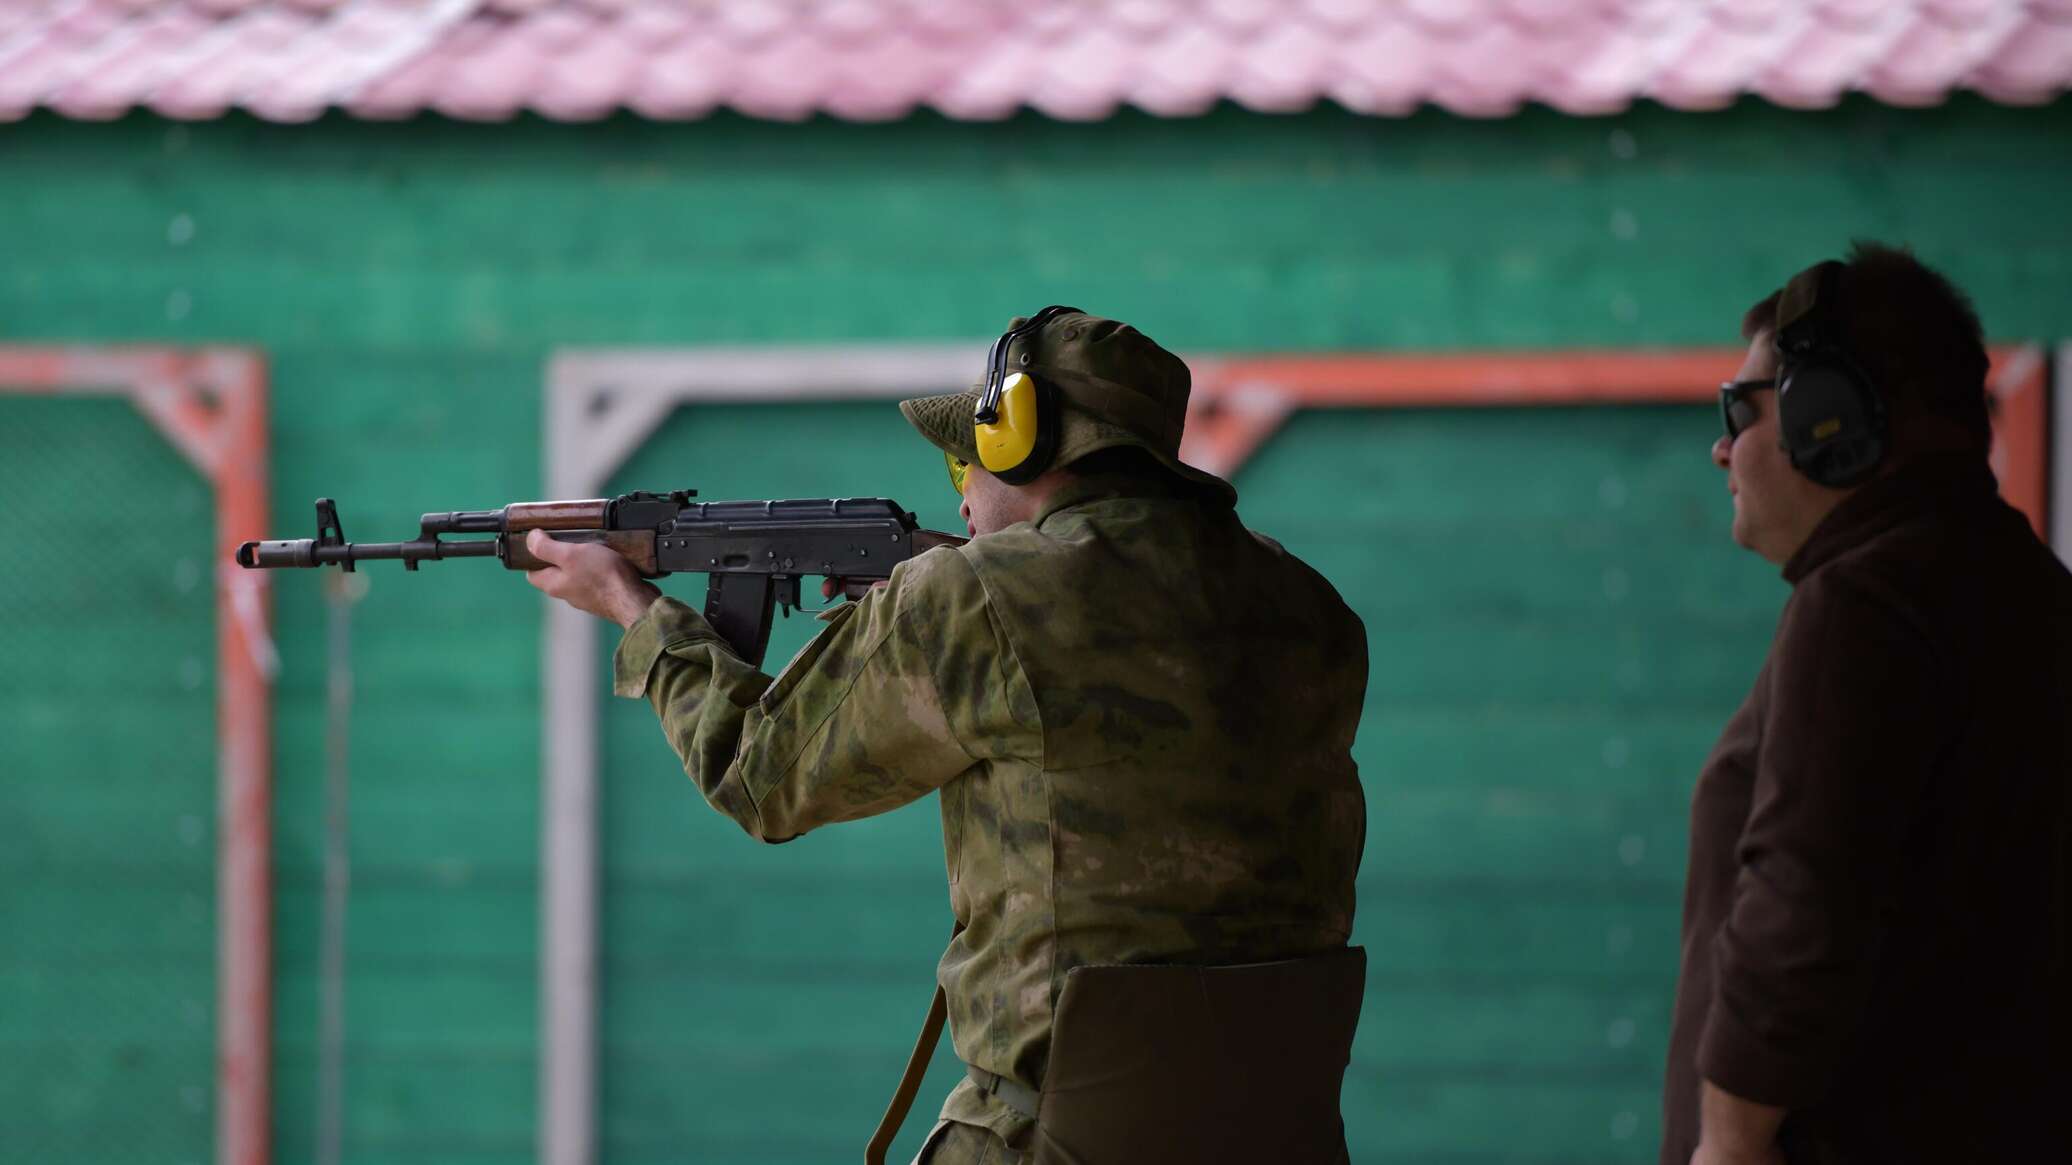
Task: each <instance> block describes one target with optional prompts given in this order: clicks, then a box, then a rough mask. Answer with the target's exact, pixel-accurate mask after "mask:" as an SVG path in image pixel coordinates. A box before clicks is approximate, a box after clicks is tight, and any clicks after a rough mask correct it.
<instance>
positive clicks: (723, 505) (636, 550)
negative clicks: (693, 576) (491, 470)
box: [237, 490, 964, 665]
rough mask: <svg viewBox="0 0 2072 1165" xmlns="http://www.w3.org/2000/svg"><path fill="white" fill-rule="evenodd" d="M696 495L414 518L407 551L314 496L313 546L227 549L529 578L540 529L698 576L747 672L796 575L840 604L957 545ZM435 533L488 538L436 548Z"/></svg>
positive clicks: (859, 520)
mask: <svg viewBox="0 0 2072 1165" xmlns="http://www.w3.org/2000/svg"><path fill="white" fill-rule="evenodd" d="M696 496H697V491H696V490H676V491H674V492H672V493H666V494H658V493H630V494H620V495H619V496H618V497H615V498H586V499H583V500H581V501H559V502H516V503H513V504H511V505H508V506H505V507H503V508H502V509H500V510H457V511H453V512H450V513H439V514H426V515H425V516H424V517H423V518H422V519H420V520H419V522H418V532H417V537H416V539H414V540H412V541H409V542H347V541H346V540H345V531H344V529H343V528H342V527H341V526H340V525H339V522H338V507H337V506H335V505H334V504H332V501H331V499H330V498H318V499H317V536H316V537H315V538H296V539H291V540H285V541H277V542H247V543H244V544H243V545H241V546H239V547H238V548H237V564H238V565H239V566H242V567H245V568H247V569H251V570H259V569H271V568H277V567H318V566H336V567H338V568H340V569H342V570H351V569H353V566H354V564H355V563H360V562H369V561H373V560H377V559H385V558H394V559H400V560H401V561H402V563H403V569H405V570H416V569H417V566H418V564H419V563H421V562H424V561H425V560H427V559H440V558H499V559H502V560H503V564H504V566H505V568H506V569H509V570H538V569H540V568H541V567H543V566H546V565H547V563H546V562H545V561H543V560H541V559H539V558H537V557H535V556H534V555H533V554H532V552H530V551H528V550H527V549H526V548H525V535H526V532H527V531H530V530H544V531H546V532H547V533H548V535H549V536H550V537H552V538H554V539H555V540H556V541H559V542H595V543H601V544H603V545H605V546H608V547H610V548H611V549H612V550H614V551H617V552H618V554H619V555H620V556H621V557H623V558H624V559H626V561H628V562H630V563H632V564H633V567H634V569H636V570H638V571H639V572H640V573H641V575H642V577H644V578H656V577H659V576H661V575H665V574H674V573H677V572H679V571H697V572H702V573H705V574H708V575H710V576H711V581H710V583H709V584H708V585H707V587H706V591H705V618H706V619H707V620H708V621H709V622H710V623H711V624H712V626H713V629H714V630H716V631H718V632H719V633H720V635H721V636H722V637H724V638H725V639H726V641H727V642H728V643H729V644H731V645H732V646H733V648H734V650H735V651H736V652H738V653H740V655H741V657H742V658H743V659H746V660H748V661H749V662H750V663H754V664H758V665H759V664H761V663H762V659H763V651H764V649H765V648H766V647H768V646H769V643H770V616H771V613H772V609H773V608H775V607H783V608H784V613H785V614H786V615H790V614H791V612H792V611H793V610H794V609H795V608H797V607H798V606H799V579H800V578H801V577H802V576H804V575H809V574H812V575H821V576H824V577H826V578H831V579H835V580H837V581H838V582H839V583H840V584H841V587H842V591H843V593H844V594H846V595H848V596H849V597H850V598H861V597H862V596H863V594H864V592H866V591H867V590H869V589H870V585H871V584H872V583H874V582H878V581H881V580H883V579H886V578H890V577H891V576H892V568H893V567H895V566H898V565H899V564H900V563H902V562H905V561H906V560H907V559H909V558H912V557H913V556H915V555H916V554H920V553H921V552H923V551H925V550H931V549H933V548H935V547H937V546H957V545H961V544H962V543H963V542H964V539H962V538H959V537H957V536H955V535H953V534H942V533H938V532H936V531H934V530H923V529H920V528H919V527H918V526H917V525H916V524H915V522H914V516H913V515H912V514H910V513H908V512H907V511H905V510H903V509H901V508H900V507H899V506H898V504H897V503H895V502H892V501H891V500H889V499H886V498H832V499H830V498H797V499H786V500H783V501H761V502H699V501H692V500H691V499H692V498H694V497H696ZM441 534H494V535H496V537H494V538H470V539H464V540H454V541H444V540H442V539H441V538H440V537H439V536H440V535H441Z"/></svg>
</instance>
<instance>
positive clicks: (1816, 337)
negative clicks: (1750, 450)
mask: <svg viewBox="0 0 2072 1165" xmlns="http://www.w3.org/2000/svg"><path fill="white" fill-rule="evenodd" d="M1841 274H1842V264H1840V263H1838V262H1835V261H1833V260H1829V261H1827V262H1825V263H1820V264H1818V265H1816V266H1814V267H1812V268H1810V269H1808V270H1806V271H1802V272H1800V273H1799V274H1798V275H1796V276H1794V277H1793V278H1792V281H1791V282H1790V283H1789V284H1787V285H1786V286H1785V289H1784V294H1783V295H1782V296H1781V297H1779V299H1778V303H1777V327H1776V335H1775V339H1774V343H1775V345H1776V348H1777V358H1778V377H1777V414H1778V428H1779V431H1780V432H1781V433H1782V435H1783V440H1784V449H1785V452H1786V453H1787V454H1789V455H1790V457H1791V464H1792V467H1793V468H1795V469H1797V470H1798V471H1799V472H1800V473H1802V474H1804V475H1805V476H1806V477H1807V478H1809V479H1811V480H1812V481H1815V482H1817V483H1819V484H1821V485H1825V486H1830V487H1834V488H1843V487H1846V486H1852V485H1855V484H1857V483H1858V482H1861V481H1862V480H1864V479H1865V478H1867V477H1869V476H1870V475H1871V473H1872V472H1873V471H1874V470H1876V469H1877V467H1878V464H1879V463H1880V462H1882V461H1883V460H1884V459H1885V447H1886V443H1887V441H1886V434H1887V419H1886V413H1885V400H1884V398H1883V397H1881V396H1879V395H1878V393H1877V391H1876V390H1875V389H1873V388H1872V387H1871V384H1870V380H1869V378H1868V377H1866V376H1864V374H1863V372H1862V370H1861V369H1859V368H1858V367H1857V365H1856V362H1855V361H1854V360H1852V359H1850V357H1849V353H1848V350H1847V349H1846V348H1844V347H1843V345H1842V341H1841V336H1840V334H1839V329H1838V328H1837V327H1836V325H1835V304H1836V302H1837V301H1838V300H1839V299H1840V298H1841V296H1840V288H1841Z"/></svg>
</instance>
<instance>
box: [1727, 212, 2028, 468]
mask: <svg viewBox="0 0 2072 1165" xmlns="http://www.w3.org/2000/svg"><path fill="white" fill-rule="evenodd" d="M1838 290H1839V293H1840V294H1839V296H1838V298H1839V299H1840V301H1841V302H1840V304H1839V305H1832V306H1835V308H1836V315H1835V316H1834V317H1833V318H1834V319H1835V320H1836V324H1835V326H1836V329H1837V332H1838V334H1839V339H1840V342H1841V344H1842V347H1843V348H1844V349H1845V350H1846V351H1847V352H1848V355H1849V357H1850V359H1852V360H1854V361H1855V362H1856V365H1857V367H1858V368H1861V369H1862V370H1863V374H1864V375H1865V376H1866V377H1868V378H1869V379H1870V382H1871V387H1872V388H1874V389H1875V390H1876V391H1877V392H1878V393H1880V394H1881V395H1883V396H1884V398H1885V401H1886V403H1887V404H1888V405H1889V406H1891V409H1892V412H1893V415H1894V418H1895V420H1898V421H1900V423H1902V424H1904V419H1905V418H1906V417H1908V416H1909V415H1919V414H1922V413H1932V414H1935V415H1937V416H1941V417H1946V418H1948V419H1950V420H1952V421H1955V422H1956V423H1958V424H1960V425H1962V426H1963V427H1964V429H1965V431H1966V432H1968V433H1969V434H1970V435H1971V436H1972V437H1973V438H1975V439H1976V440H1977V441H1978V443H1979V445H1980V446H1981V447H1984V446H1987V445H1989V444H1991V442H1992V438H1993V430H1992V422H1991V419H1990V413H1989V409H1990V405H1989V404H1988V401H1987V397H1986V345H1985V336H1984V331H1983V329H1982V328H1981V327H1980V326H1979V320H1978V311H1977V309H1975V308H1973V307H1972V306H1971V299H1970V297H1968V296H1966V295H1965V294H1964V293H1963V292H1961V291H1959V290H1957V287H1956V285H1955V284H1953V283H1951V282H1950V281H1949V280H1948V279H1946V278H1944V277H1943V275H1942V274H1941V273H1940V272H1937V271H1935V270H1933V269H1931V268H1929V267H1928V266H1927V265H1925V264H1923V263H1922V262H1921V261H1920V260H1919V259H1916V258H1914V255H1913V252H1911V251H1908V250H1906V249H1905V248H1903V247H1888V246H1886V245H1885V244H1883V243H1875V242H1868V241H1864V240H1857V241H1856V242H1855V243H1853V244H1851V246H1850V248H1849V257H1848V260H1847V261H1846V263H1844V265H1843V268H1842V273H1841V277H1840V279H1839V281H1838ZM1783 295H1784V291H1783V289H1782V288H1779V289H1778V290H1776V291H1773V292H1771V293H1770V294H1769V295H1767V296H1765V297H1764V298H1763V299H1762V301H1761V302H1759V303H1757V304H1756V305H1755V306H1754V307H1751V308H1749V309H1748V311H1747V313H1746V314H1745V315H1743V316H1742V317H1741V336H1742V338H1743V339H1746V340H1753V339H1755V338H1756V337H1757V336H1760V335H1762V334H1764V333H1765V332H1769V331H1772V330H1773V329H1775V328H1776V326H1777V303H1778V300H1780V299H1781V298H1783Z"/></svg>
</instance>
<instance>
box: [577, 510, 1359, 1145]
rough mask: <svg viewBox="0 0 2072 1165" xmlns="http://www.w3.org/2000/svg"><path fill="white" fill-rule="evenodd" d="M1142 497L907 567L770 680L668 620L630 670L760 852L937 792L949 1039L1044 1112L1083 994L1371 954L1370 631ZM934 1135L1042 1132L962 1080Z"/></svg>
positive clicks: (1214, 520) (700, 628) (668, 616)
mask: <svg viewBox="0 0 2072 1165" xmlns="http://www.w3.org/2000/svg"><path fill="white" fill-rule="evenodd" d="M1144 492H1145V490H1144V486H1143V483H1141V482H1139V483H1133V484H1132V485H1130V486H1127V487H1126V486H1125V485H1124V483H1119V482H1116V481H1112V480H1111V481H1102V480H1099V479H1089V480H1082V481H1078V482H1074V483H1071V484H1068V485H1067V486H1066V487H1065V488H1064V489H1063V490H1061V491H1060V492H1059V493H1058V494H1057V495H1055V496H1054V497H1053V499H1052V501H1051V503H1050V505H1049V506H1048V507H1047V508H1046V509H1045V510H1044V512H1043V513H1042V514H1040V515H1039V516H1038V517H1037V519H1036V520H1035V521H1034V522H1030V523H1023V524H1018V525H1015V526H1012V527H1009V528H1008V529H1005V530H1002V531H1000V532H998V533H995V534H992V535H989V536H987V537H983V538H978V539H975V540H973V541H972V542H971V543H969V544H968V545H966V546H963V547H959V548H956V549H949V548H943V549H937V550H932V551H929V552H928V553H926V554H923V555H921V556H919V557H917V558H915V559H913V560H912V561H910V562H907V563H905V564H903V565H902V566H901V567H900V568H898V569H897V570H895V571H894V572H893V574H892V579H891V582H890V583H889V585H887V586H885V587H884V588H881V589H879V590H875V591H873V592H872V593H871V594H870V595H869V597H867V598H865V599H863V600H862V601H860V602H857V603H853V604H847V605H844V606H842V607H839V608H836V609H835V611H833V612H832V613H831V614H832V617H831V619H830V626H829V627H828V628H827V629H826V630H824V631H822V632H821V633H820V634H819V635H818V636H817V637H816V638H815V639H813V641H812V642H811V643H809V644H807V646H806V647H805V648H804V649H802V650H801V651H800V652H799V654H798V655H797V657H795V658H794V659H793V660H792V661H791V663H790V664H789V665H788V666H787V667H786V668H785V669H784V671H783V673H782V674H781V675H779V676H777V677H776V678H775V679H774V680H773V679H771V678H770V677H769V676H767V675H764V674H763V673H762V672H760V671H758V670H756V669H755V668H753V667H750V666H748V665H747V664H745V663H743V662H742V661H741V660H739V659H738V658H736V657H735V656H734V655H733V654H732V653H731V652H730V651H729V650H728V648H727V647H726V645H725V644H724V643H723V642H722V641H721V640H720V638H719V637H718V635H717V634H716V633H715V632H714V631H713V630H712V629H711V627H710V626H709V625H707V624H706V623H705V621H704V620H703V619H702V618H701V617H700V616H699V615H698V614H697V613H696V612H695V611H693V610H692V609H691V608H689V607H688V606H685V605H684V604H682V603H680V602H677V601H675V600H673V599H667V598H664V599H658V600H656V601H655V603H654V604H653V605H652V606H651V607H650V608H649V610H648V611H647V613H646V615H645V616H643V617H642V618H641V619H640V621H639V622H637V623H635V624H634V626H633V627H632V628H630V629H629V630H628V631H627V633H626V636H625V639H624V640H623V641H622V642H621V643H620V645H619V650H618V655H617V659H616V663H615V671H616V689H617V691H618V693H619V694H620V695H622V696H629V697H639V696H645V697H646V698H647V699H648V700H649V701H650V702H651V703H652V704H653V705H654V707H655V711H656V713H657V714H658V715H659V716H660V717H661V721H662V728H663V731H664V732H665V733H666V734H667V736H668V738H669V741H670V743H671V745H672V746H674V747H675V749H676V751H677V754H678V755H679V756H681V757H682V758H683V761H684V766H685V769H686V771H688V772H689V774H690V776H691V777H692V779H693V780H695V781H696V782H697V783H698V786H699V788H700V789H701V790H703V791H704V794H705V797H706V799H707V800H708V801H709V802H710V803H711V804H712V806H713V807H714V808H715V809H718V810H719V811H720V812H722V813H724V814H726V815H727V816H729V817H731V818H733V819H734V820H735V821H737V822H739V823H740V825H741V826H742V828H744V829H746V830H747V831H748V832H749V833H750V834H752V835H754V836H755V837H757V838H760V839H762V840H764V841H782V840H785V839H788V838H791V837H794V836H796V835H798V834H801V833H804V832H805V831H807V830H809V829H812V828H814V827H815V826H819V825H822V824H825V823H828V822H834V821H846V820H851V819H854V818H859V817H865V816H869V815H871V814H874V813H883V812H885V811H887V810H890V809H893V808H896V807H898V806H900V805H903V804H906V803H907V802H910V801H913V800H915V799H917V798H919V797H922V796H925V795H927V794H928V793H930V792H933V791H937V790H940V791H941V794H942V825H943V848H944V851H945V856H946V858H947V862H948V867H949V880H950V905H951V909H952V911H953V912H954V914H955V916H956V918H957V920H958V922H959V923H961V924H962V925H963V928H964V929H963V931H962V933H960V934H959V935H958V936H957V937H956V938H955V939H953V940H952V941H951V943H950V946H949V949H948V950H947V951H946V952H945V953H944V955H943V957H942V962H941V965H940V968H939V971H938V977H939V979H940V981H941V983H942V986H943V988H944V990H945V992H946V994H947V995H948V998H949V1003H950V1031H951V1039H952V1042H953V1043H954V1044H955V1046H956V1050H957V1054H958V1056H959V1057H961V1058H962V1059H963V1060H964V1061H965V1062H966V1063H968V1064H973V1065H976V1066H978V1067H981V1068H985V1069H987V1070H989V1071H992V1072H996V1073H999V1074H1001V1075H1003V1076H1006V1077H1009V1078H1011V1079H1014V1080H1017V1081H1020V1082H1021V1083H1023V1084H1025V1085H1028V1086H1029V1087H1031V1088H1034V1087H1037V1086H1039V1085H1040V1084H1041V1082H1042V1079H1043V1073H1044V1065H1045V1061H1046V1057H1047V1054H1048V1051H1049V1045H1050V1032H1051V1023H1052V1015H1053V1010H1054V1008H1055V1006H1056V1003H1057V999H1058V994H1059V992H1060V991H1061V990H1062V988H1063V986H1064V979H1065V973H1066V972H1067V971H1068V970H1070V969H1071V968H1073V967H1076V966H1081V965H1084V964H1089V963H1160V962H1163V963H1234V962H1250V961H1255V960H1262V959H1269V958H1277V957H1284V956H1293V955H1300V954H1307V953H1312V952H1316V951H1320V950H1325V949H1329V948H1333V947H1337V946H1341V945H1343V944H1344V943H1345V942H1346V940H1347V936H1348V934H1349V933H1350V931H1351V928H1352V921H1353V876H1354V873H1355V871H1356V870H1357V868H1358V865H1359V859H1360V849H1361V845H1362V842H1363V840H1364V837H1365V830H1366V810H1365V805H1364V801H1363V799H1362V795H1361V791H1360V784H1359V777H1358V774H1357V773H1356V771H1355V769H1354V765H1353V760H1352V755H1351V749H1352V744H1353V732H1354V729H1355V727H1356V726H1357V724H1358V722H1359V717H1360V708H1361V703H1362V699H1363V696H1364V693H1365V689H1366V683H1367V646H1366V635H1365V632H1364V630H1363V628H1362V627H1361V625H1360V622H1359V619H1358V618H1357V617H1356V616H1355V615H1354V614H1353V613H1352V612H1351V611H1350V610H1349V609H1347V607H1346V606H1345V604H1344V603H1343V602H1342V601H1341V600H1340V599H1339V597H1338V594H1337V592H1335V591H1334V590H1333V589H1332V588H1331V585H1330V584H1329V583H1327V582H1325V581H1324V579H1323V578H1322V577H1321V576H1320V575H1318V574H1317V573H1316V572H1315V571H1312V570H1311V569H1309V567H1307V566H1305V565H1304V564H1303V563H1302V562H1301V561H1300V560H1298V559H1297V558H1295V557H1294V556H1293V555H1290V554H1288V553H1287V552H1286V551H1284V550H1283V549H1281V548H1280V547H1279V546H1278V545H1276V544H1275V543H1273V542H1271V541H1269V540H1267V539H1265V538H1262V537H1259V536H1257V535H1255V534H1253V533H1251V532H1250V531H1248V530H1246V529H1245V528H1244V527H1243V526H1242V525H1241V524H1239V522H1238V520H1237V516H1236V514H1235V513H1234V512H1232V511H1231V510H1229V509H1228V508H1224V507H1213V506H1204V505H1203V504H1201V503H1200V502H1197V501H1195V500H1193V499H1192V498H1189V497H1185V496H1177V495H1176V496H1143V495H1144ZM1152 492H1153V493H1154V494H1156V493H1157V492H1158V491H1156V490H1155V489H1154V490H1153V491H1152ZM943 1116H945V1117H947V1118H950V1119H954V1120H958V1121H962V1122H965V1123H969V1124H976V1125H982V1126H985V1127H987V1128H991V1129H992V1130H994V1131H995V1132H997V1133H999V1134H1001V1135H1002V1136H1003V1137H1006V1138H1008V1139H1010V1140H1013V1139H1015V1138H1017V1137H1018V1136H1019V1135H1020V1134H1021V1132H1022V1131H1023V1129H1024V1126H1025V1125H1026V1123H1027V1122H1026V1121H1025V1120H1024V1119H1023V1118H1022V1117H1020V1116H1019V1115H1017V1114H1016V1113H1015V1112H1014V1111H1012V1110H1011V1109H1009V1108H1007V1107H1006V1106H1005V1105H1003V1104H1001V1103H1000V1102H999V1101H998V1100H997V1099H995V1098H993V1097H991V1096H989V1095H987V1094H985V1093H982V1092H980V1091H978V1090H977V1089H976V1088H975V1087H974V1086H973V1085H972V1084H971V1083H969V1082H968V1081H967V1082H965V1083H963V1084H960V1085H959V1086H958V1088H957V1089H956V1091H954V1092H953V1093H952V1094H951V1096H950V1098H949V1100H948V1102H947V1103H946V1104H945V1106H944V1109H943Z"/></svg>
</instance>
